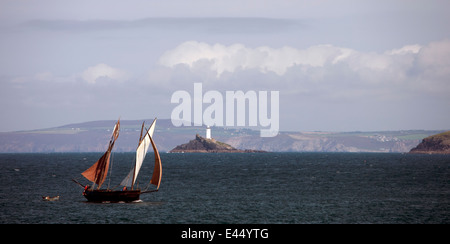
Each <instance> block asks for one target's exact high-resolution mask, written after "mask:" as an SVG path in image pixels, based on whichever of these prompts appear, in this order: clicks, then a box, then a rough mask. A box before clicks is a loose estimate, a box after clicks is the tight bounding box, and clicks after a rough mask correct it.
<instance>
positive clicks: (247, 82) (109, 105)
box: [0, 0, 450, 132]
mask: <svg viewBox="0 0 450 244" xmlns="http://www.w3.org/2000/svg"><path fill="white" fill-rule="evenodd" d="M449 23H450V1H448V0H431V1H430V0H389V1H386V0H381V1H380V0H377V1H372V0H358V1H350V0H333V1H331V0H329V1H325V0H316V1H306V0H299V1H292V0H262V1H253V0H252V1H245V0H239V1H235V0H227V1H220V0H215V1H212V0H209V1H208V0H190V1H186V0H166V1H159V0H145V1H144V0H142V1H140V0H130V1H119V0H99V1H92V0H90V1H84V0H81V1H74V0H71V1H65V0H41V1H28V0H27V1H25V0H0V104H1V105H0V116H1V120H0V132H8V131H21V130H32V129H40V128H50V127H55V126H61V125H65V124H70V123H77V122H86V121H94V120H115V119H117V118H118V117H120V118H121V119H125V120H134V119H138V120H139V119H149V118H154V117H158V118H162V119H164V118H166V119H169V118H170V117H171V112H172V111H173V109H174V108H175V107H176V106H177V104H174V103H171V97H172V95H173V94H174V92H176V91H178V90H184V91H187V92H188V93H190V94H192V96H193V95H194V94H193V92H194V83H201V84H202V88H203V92H207V91H218V92H220V93H221V94H225V93H226V91H239V90H241V91H244V92H247V91H255V92H259V91H269V92H270V91H279V127H280V128H279V129H280V130H281V131H381V130H412V129H426V130H443V129H450V24H449ZM224 104H225V103H224ZM205 107H207V105H206V104H205V105H204V106H203V108H205Z"/></svg>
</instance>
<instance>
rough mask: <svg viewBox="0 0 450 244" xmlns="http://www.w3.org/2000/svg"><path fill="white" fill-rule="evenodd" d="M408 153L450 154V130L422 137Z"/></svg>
mask: <svg viewBox="0 0 450 244" xmlns="http://www.w3.org/2000/svg"><path fill="white" fill-rule="evenodd" d="M409 153H426V154H450V131H447V132H444V133H440V134H437V135H432V136H429V137H426V138H424V139H423V140H422V142H421V143H420V144H419V145H417V147H415V148H413V149H411V151H410V152H409Z"/></svg>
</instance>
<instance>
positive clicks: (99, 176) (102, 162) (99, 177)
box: [81, 150, 111, 188]
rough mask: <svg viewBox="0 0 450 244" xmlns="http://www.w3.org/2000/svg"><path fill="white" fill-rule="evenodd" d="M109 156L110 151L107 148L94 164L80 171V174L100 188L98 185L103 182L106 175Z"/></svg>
mask: <svg viewBox="0 0 450 244" xmlns="http://www.w3.org/2000/svg"><path fill="white" fill-rule="evenodd" d="M110 158H111V151H109V150H108V151H107V152H105V154H103V156H102V157H101V158H100V159H99V160H98V161H97V162H95V164H93V165H92V166H91V167H90V168H89V169H87V170H86V171H84V172H83V173H81V175H83V176H84V177H85V178H86V179H88V180H89V181H91V182H93V183H95V184H97V185H98V187H99V188H100V186H102V184H103V182H104V181H105V179H106V176H107V175H108V168H109V161H110Z"/></svg>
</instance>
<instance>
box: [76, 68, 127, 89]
mask: <svg viewBox="0 0 450 244" xmlns="http://www.w3.org/2000/svg"><path fill="white" fill-rule="evenodd" d="M81 77H82V78H83V79H84V80H85V81H87V82H88V83H90V84H95V83H96V82H97V81H98V80H99V79H104V78H106V79H112V80H117V81H123V80H124V79H126V77H127V75H126V72H125V71H122V70H120V69H115V68H112V67H111V66H108V65H106V64H103V63H100V64H97V65H95V66H91V67H89V68H87V69H86V70H85V71H83V73H82V74H81Z"/></svg>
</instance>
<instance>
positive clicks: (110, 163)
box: [106, 152, 116, 189]
mask: <svg viewBox="0 0 450 244" xmlns="http://www.w3.org/2000/svg"><path fill="white" fill-rule="evenodd" d="M114 154H116V153H115V152H113V153H112V154H111V158H110V160H109V179H108V187H107V188H106V189H109V186H110V184H111V174H112V166H113V162H114Z"/></svg>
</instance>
